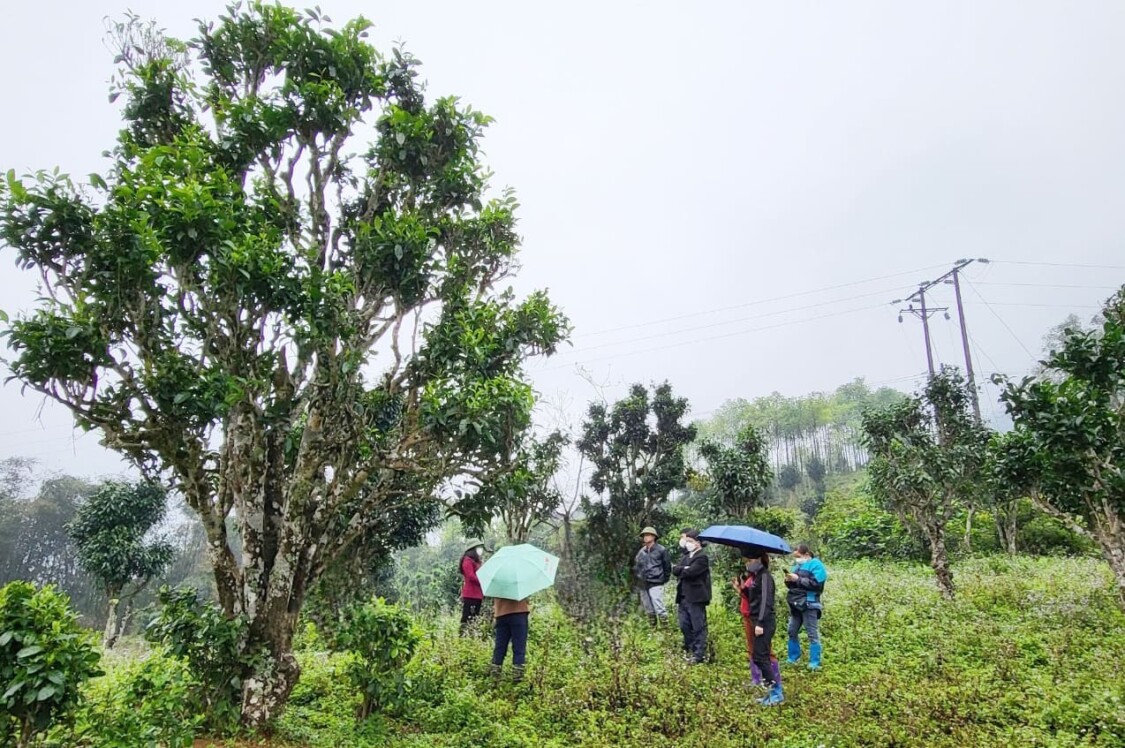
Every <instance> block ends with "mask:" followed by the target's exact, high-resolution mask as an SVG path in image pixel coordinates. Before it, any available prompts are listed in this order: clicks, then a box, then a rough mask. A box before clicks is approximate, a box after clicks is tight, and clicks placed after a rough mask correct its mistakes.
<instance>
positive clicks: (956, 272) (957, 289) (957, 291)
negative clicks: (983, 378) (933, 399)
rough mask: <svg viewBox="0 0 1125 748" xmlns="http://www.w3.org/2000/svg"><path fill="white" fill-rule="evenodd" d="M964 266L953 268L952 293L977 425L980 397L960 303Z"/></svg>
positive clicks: (978, 421)
mask: <svg viewBox="0 0 1125 748" xmlns="http://www.w3.org/2000/svg"><path fill="white" fill-rule="evenodd" d="M969 262H972V260H970V261H969ZM986 262H987V260H986ZM968 264H969V263H968V262H966V263H965V265H968ZM965 265H957V266H956V267H954V268H953V293H954V295H955V296H956V297H957V319H958V321H959V322H960V323H961V348H963V349H964V351H965V379H966V381H967V382H968V383H969V392H971V393H972V395H973V415H975V416H976V417H977V423H980V396H979V395H978V394H977V380H976V378H975V377H974V376H973V357H972V356H970V355H969V328H967V327H965V307H964V305H963V304H962V303H961V280H960V275H961V268H963V267H965Z"/></svg>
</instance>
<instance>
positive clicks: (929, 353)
mask: <svg viewBox="0 0 1125 748" xmlns="http://www.w3.org/2000/svg"><path fill="white" fill-rule="evenodd" d="M930 285H933V284H929V285H927V284H926V283H923V284H922V285H921V286H919V287H918V291H917V292H915V293H914V295H912V296H910V297H909V298H907V299H905V301H909V302H910V305H909V306H908V307H907V308H906V309H899V310H898V312H899V314H898V321H899V322H902V315H903V313H907V314H913V315H914V316H915V317H918V318H919V319H921V320H922V336H923V338H925V341H926V364H927V366H928V367H929V370H930V376H931V377H933V375H934V350H933V346H932V345H931V343H930V317H932V316H933V315H935V314H937V313H938V312H945V316H947V317H948V316H949V307H944V306H942V307H927V306H926V289H928V288H929V287H930ZM903 301H904V299H895V300H894V301H892V302H891V303H892V304H901V303H902V302H903ZM915 301H917V302H918V305H919V308H918V309H915V308H914V302H915Z"/></svg>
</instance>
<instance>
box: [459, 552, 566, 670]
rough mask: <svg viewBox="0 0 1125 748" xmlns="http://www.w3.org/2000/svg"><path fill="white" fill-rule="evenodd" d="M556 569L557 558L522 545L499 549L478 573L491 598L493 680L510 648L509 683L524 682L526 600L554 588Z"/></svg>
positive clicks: (526, 633) (527, 613) (485, 590)
mask: <svg viewBox="0 0 1125 748" xmlns="http://www.w3.org/2000/svg"><path fill="white" fill-rule="evenodd" d="M558 568H559V559H558V557H557V556H553V555H551V554H550V553H547V552H546V551H543V550H540V549H539V548H536V547H535V546H533V545H530V544H528V543H524V544H523V545H510V546H507V547H504V548H501V549H500V550H498V551H497V552H496V554H495V555H493V557H492V558H490V559H488V561H485V562H484V564H483V565H482V566H481V567H480V569H479V570H478V571H477V578H478V579H480V583H481V588H482V590H483V591H484V594H485V595H487V596H488V597H491V598H493V602H492V617H493V619H494V627H493V647H492V664H491V666H490V668H489V672H490V673H491V675H492V676H493V677H495V678H498V677H500V674H501V673H502V672H503V668H504V660H505V659H506V658H507V655H508V648H509V647H511V650H512V681H513V682H515V683H519V682H520V681H522V680H523V674H524V667H525V663H526V660H527V635H528V631H529V628H530V627H529V619H530V617H531V607H530V606H529V605H528V602H527V599H528V598H529V597H531V596H532V595H534V594H535V593H536V592H539V591H540V590H544V589H546V588H548V587H550V586H551V585H552V584H554V583H555V574H556V572H557V571H558Z"/></svg>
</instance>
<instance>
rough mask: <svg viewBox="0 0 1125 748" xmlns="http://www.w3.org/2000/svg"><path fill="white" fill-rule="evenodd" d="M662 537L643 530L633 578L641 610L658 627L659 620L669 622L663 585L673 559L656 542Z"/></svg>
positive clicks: (666, 581)
mask: <svg viewBox="0 0 1125 748" xmlns="http://www.w3.org/2000/svg"><path fill="white" fill-rule="evenodd" d="M658 537H659V533H657V532H656V530H655V529H654V528H652V527H646V528H645V529H643V530H641V543H642V545H641V549H640V550H639V551H637V555H636V557H635V558H634V559H633V578H634V579H635V580H636V582H637V589H638V591H639V594H640V597H641V607H642V608H644V611H645V614H646V615H647V616H648V618H649V620H650V621H651V622H652V624H653V625H654V626H655V625H656V622H657V621H658V620H659V621H660V622H661V623H664V622H666V621H667V620H668V609H667V608H666V607H664V585H665V584H667V583H668V576H669V574H670V573H671V571H672V558H671V556H669V555H668V549H667V548H665V547H664V546H662V545H660V543H657V542H656V539H657V538H658Z"/></svg>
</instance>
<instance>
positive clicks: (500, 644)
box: [492, 613, 528, 665]
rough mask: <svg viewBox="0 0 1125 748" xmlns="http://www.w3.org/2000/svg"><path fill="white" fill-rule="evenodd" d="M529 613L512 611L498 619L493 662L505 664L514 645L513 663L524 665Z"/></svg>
mask: <svg viewBox="0 0 1125 748" xmlns="http://www.w3.org/2000/svg"><path fill="white" fill-rule="evenodd" d="M527 628H528V626H527V613H512V614H510V615H506V616H500V617H499V618H497V619H496V630H495V633H494V637H495V641H496V643H495V645H494V646H493V647H492V664H493V665H503V664H504V657H505V656H506V655H507V654H508V644H509V643H511V645H512V664H513V665H522V664H523V663H524V658H525V657H526V656H527Z"/></svg>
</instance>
